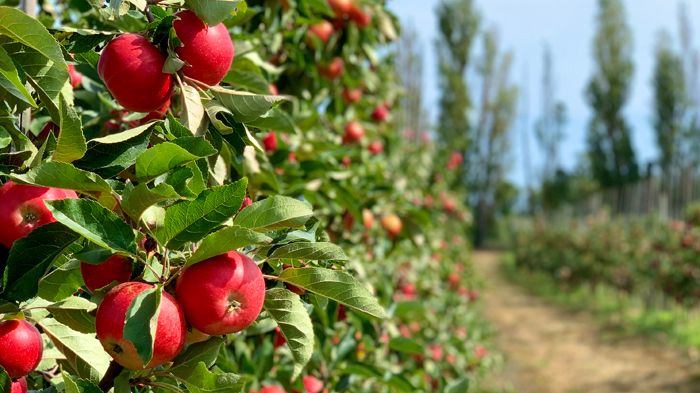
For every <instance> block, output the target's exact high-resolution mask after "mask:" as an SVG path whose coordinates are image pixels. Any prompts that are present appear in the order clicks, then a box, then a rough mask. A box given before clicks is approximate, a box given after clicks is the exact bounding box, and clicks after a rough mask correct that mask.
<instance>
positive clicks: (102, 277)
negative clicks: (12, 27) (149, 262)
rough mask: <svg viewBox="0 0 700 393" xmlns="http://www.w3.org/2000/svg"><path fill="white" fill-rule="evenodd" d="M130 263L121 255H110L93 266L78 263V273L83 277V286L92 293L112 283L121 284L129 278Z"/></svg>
mask: <svg viewBox="0 0 700 393" xmlns="http://www.w3.org/2000/svg"><path fill="white" fill-rule="evenodd" d="M131 269H132V266H131V261H130V260H129V258H127V257H124V256H121V255H112V256H111V257H109V258H107V260H106V261H104V262H102V263H100V264H98V265H94V264H90V263H87V262H81V263H80V273H81V274H82V275H83V281H85V286H86V287H87V288H88V289H89V290H90V291H92V292H95V290H97V289H100V288H103V287H106V286H107V285H109V284H111V283H112V282H114V281H116V282H118V283H123V282H127V281H129V279H130V278H131Z"/></svg>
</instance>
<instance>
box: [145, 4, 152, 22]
mask: <svg viewBox="0 0 700 393" xmlns="http://www.w3.org/2000/svg"><path fill="white" fill-rule="evenodd" d="M143 12H144V14H146V19H147V20H148V23H153V19H154V18H153V13H152V12H151V9H150V8H148V6H146V9H145V10H143Z"/></svg>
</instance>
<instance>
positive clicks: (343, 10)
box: [328, 0, 355, 17]
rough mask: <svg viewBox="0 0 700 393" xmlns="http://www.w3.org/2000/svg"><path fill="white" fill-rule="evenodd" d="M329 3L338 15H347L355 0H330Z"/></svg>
mask: <svg viewBox="0 0 700 393" xmlns="http://www.w3.org/2000/svg"><path fill="white" fill-rule="evenodd" d="M328 5H329V6H330V7H331V9H333V12H335V15H336V16H337V17H342V16H344V15H347V14H349V13H350V11H351V10H352V8H353V6H354V5H355V1H354V0H328Z"/></svg>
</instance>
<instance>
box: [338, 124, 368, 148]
mask: <svg viewBox="0 0 700 393" xmlns="http://www.w3.org/2000/svg"><path fill="white" fill-rule="evenodd" d="M364 136H365V129H364V128H363V127H362V125H361V124H360V123H358V122H355V121H351V122H350V123H348V124H347V125H346V126H345V135H343V142H344V143H354V142H359V141H361V140H362V138H364Z"/></svg>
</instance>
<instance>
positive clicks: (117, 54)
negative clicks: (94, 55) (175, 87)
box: [97, 33, 172, 112]
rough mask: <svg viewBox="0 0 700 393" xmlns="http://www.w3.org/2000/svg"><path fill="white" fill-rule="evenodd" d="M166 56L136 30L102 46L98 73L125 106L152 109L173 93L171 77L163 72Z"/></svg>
mask: <svg viewBox="0 0 700 393" xmlns="http://www.w3.org/2000/svg"><path fill="white" fill-rule="evenodd" d="M163 64H165V56H163V54H162V53H160V51H159V50H158V48H156V47H155V46H154V45H153V44H151V42H150V41H149V40H147V39H146V38H145V37H144V36H142V35H139V34H133V33H128V34H123V35H120V36H119V37H117V38H115V39H113V40H112V41H110V42H109V43H108V44H107V46H105V48H104V49H103V50H102V54H101V55H100V61H99V62H98V63H97V73H98V75H99V76H100V78H101V79H102V81H104V83H105V86H106V87H107V90H109V92H110V93H112V95H113V96H114V99H116V100H117V102H119V104H120V105H121V106H123V107H124V108H126V109H128V110H130V111H134V112H151V111H154V110H157V109H158V108H160V107H162V106H163V104H165V102H166V101H167V100H168V99H169V98H170V94H171V93H172V77H171V76H170V74H165V73H163Z"/></svg>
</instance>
